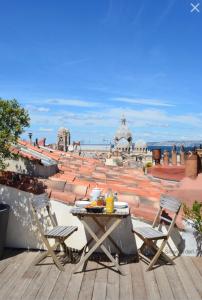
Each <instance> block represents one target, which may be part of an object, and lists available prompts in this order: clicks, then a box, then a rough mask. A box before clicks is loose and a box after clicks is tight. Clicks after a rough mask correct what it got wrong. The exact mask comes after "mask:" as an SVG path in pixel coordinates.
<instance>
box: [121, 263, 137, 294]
mask: <svg viewBox="0 0 202 300" xmlns="http://www.w3.org/2000/svg"><path fill="white" fill-rule="evenodd" d="M121 269H122V271H123V273H124V275H120V292H119V294H120V300H126V299H127V300H133V299H134V298H133V286H132V277H131V270H130V265H129V264H126V265H122V266H121Z"/></svg>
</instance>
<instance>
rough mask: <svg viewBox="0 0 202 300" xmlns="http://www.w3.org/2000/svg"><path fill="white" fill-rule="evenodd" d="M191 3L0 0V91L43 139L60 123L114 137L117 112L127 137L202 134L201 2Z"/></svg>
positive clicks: (98, 138)
mask: <svg viewBox="0 0 202 300" xmlns="http://www.w3.org/2000/svg"><path fill="white" fill-rule="evenodd" d="M190 2H191V1H187V0H153V1H151V0H139V1H137V0H102V1H99V0H91V1H90V0H85V1H83V0H79V1H78V0H77V1H76V0H74V1H73V0H71V1H70V0H60V1H56V0H54V1H53V0H43V1H39V0H35V1H31V0H30V1H27V0H26V1H23V0H18V1H17V0H15V1H14V0H12V1H11V0H8V1H2V0H0V97H2V98H6V99H11V98H16V99H17V100H18V101H19V102H20V103H21V104H22V105H23V106H25V107H26V108H27V109H28V110H29V113H30V116H31V127H30V129H28V131H27V132H29V131H32V132H33V134H34V137H35V138H36V137H43V136H46V137H47V139H48V142H54V141H55V139H56V132H57V129H58V128H59V127H67V128H69V129H70V131H71V133H72V139H73V140H81V141H84V142H86V143H88V142H103V140H104V139H105V140H112V139H113V136H114V133H115V131H116V129H117V127H118V125H119V120H120V118H121V116H122V114H123V113H124V114H125V116H126V119H127V120H128V126H129V128H130V130H131V131H132V133H133V137H134V141H135V140H137V139H144V140H146V141H160V140H171V139H177V140H182V139H188V140H190V139H201V140H202V101H201V100H202V92H201V88H202V59H201V56H202V40H201V37H202V2H201V3H200V1H198V0H197V1H192V3H194V4H196V3H200V6H201V7H200V6H199V8H200V9H201V12H200V13H198V12H197V11H194V12H192V13H191V12H190V10H191V9H192V7H191V5H190ZM26 136H27V133H25V134H24V137H26Z"/></svg>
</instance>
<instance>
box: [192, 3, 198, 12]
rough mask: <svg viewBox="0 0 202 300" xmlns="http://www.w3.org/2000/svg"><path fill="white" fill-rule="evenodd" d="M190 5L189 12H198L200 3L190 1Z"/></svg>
mask: <svg viewBox="0 0 202 300" xmlns="http://www.w3.org/2000/svg"><path fill="white" fill-rule="evenodd" d="M190 5H191V10H190V12H191V13H193V12H196V13H200V10H199V6H200V3H196V4H193V3H190Z"/></svg>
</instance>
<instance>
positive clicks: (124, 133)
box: [115, 118, 132, 141]
mask: <svg viewBox="0 0 202 300" xmlns="http://www.w3.org/2000/svg"><path fill="white" fill-rule="evenodd" d="M121 139H125V140H127V141H128V140H132V133H131V132H130V130H129V129H128V126H127V125H126V119H125V118H123V119H121V126H120V127H119V129H118V130H117V132H116V134H115V140H117V141H119V140H121Z"/></svg>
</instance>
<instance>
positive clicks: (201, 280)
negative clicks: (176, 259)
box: [182, 257, 202, 299]
mask: <svg viewBox="0 0 202 300" xmlns="http://www.w3.org/2000/svg"><path fill="white" fill-rule="evenodd" d="M201 259H202V258H201ZM182 261H183V263H184V265H185V266H186V269H187V272H188V273H189V275H190V276H191V278H192V281H193V283H194V285H195V287H196V289H197V291H198V292H199V294H200V296H201V299H202V276H201V274H200V272H199V270H198V269H197V268H196V267H195V265H194V263H193V261H192V259H191V257H186V258H185V257H183V258H182Z"/></svg>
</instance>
